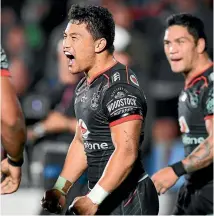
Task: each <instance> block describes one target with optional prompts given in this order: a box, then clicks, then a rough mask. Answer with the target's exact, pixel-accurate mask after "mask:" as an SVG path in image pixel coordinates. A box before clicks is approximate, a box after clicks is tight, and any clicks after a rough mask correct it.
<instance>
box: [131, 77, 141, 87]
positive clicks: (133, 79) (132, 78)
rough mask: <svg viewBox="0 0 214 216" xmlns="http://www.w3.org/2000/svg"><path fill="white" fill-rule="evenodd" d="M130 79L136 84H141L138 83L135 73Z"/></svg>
mask: <svg viewBox="0 0 214 216" xmlns="http://www.w3.org/2000/svg"><path fill="white" fill-rule="evenodd" d="M130 80H131V81H132V82H133V83H134V84H135V85H137V86H139V83H138V81H137V78H136V77H135V76H134V75H131V76H130Z"/></svg>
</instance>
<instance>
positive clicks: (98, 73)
mask: <svg viewBox="0 0 214 216" xmlns="http://www.w3.org/2000/svg"><path fill="white" fill-rule="evenodd" d="M117 63H118V62H117V61H115V62H114V64H112V65H111V66H110V67H108V68H106V69H104V70H102V71H100V72H97V73H96V74H94V76H92V77H91V78H88V79H87V83H88V84H91V83H92V82H93V81H94V80H95V79H96V78H97V77H98V76H99V75H101V74H103V73H105V72H106V71H108V70H109V69H110V68H112V67H114V66H115V65H116V64H117Z"/></svg>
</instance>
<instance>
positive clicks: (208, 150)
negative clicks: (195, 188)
mask: <svg viewBox="0 0 214 216" xmlns="http://www.w3.org/2000/svg"><path fill="white" fill-rule="evenodd" d="M212 148H213V145H212V143H210V141H209V140H208V139H207V140H205V141H204V142H203V143H201V144H200V145H199V146H198V147H197V148H196V149H195V150H194V151H193V152H192V153H191V154H190V155H189V156H188V157H187V158H186V159H185V160H184V168H185V170H186V171H187V173H190V172H194V171H196V170H199V169H201V168H204V167H206V166H207V165H209V164H210V160H212V159H213V150H212Z"/></svg>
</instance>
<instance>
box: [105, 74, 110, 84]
mask: <svg viewBox="0 0 214 216" xmlns="http://www.w3.org/2000/svg"><path fill="white" fill-rule="evenodd" d="M103 76H104V77H106V78H107V80H108V87H109V86H110V82H109V77H108V76H107V75H106V74H103Z"/></svg>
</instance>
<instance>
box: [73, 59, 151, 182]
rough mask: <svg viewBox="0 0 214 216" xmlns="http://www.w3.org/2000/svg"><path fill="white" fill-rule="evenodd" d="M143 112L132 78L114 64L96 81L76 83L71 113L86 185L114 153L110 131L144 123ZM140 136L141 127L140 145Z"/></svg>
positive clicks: (141, 96) (142, 99)
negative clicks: (78, 136) (84, 163)
mask: <svg viewBox="0 0 214 216" xmlns="http://www.w3.org/2000/svg"><path fill="white" fill-rule="evenodd" d="M146 110H147V105H146V99H145V96H144V93H143V92H142V90H141V88H140V87H139V83H138V80H137V77H136V75H135V74H134V73H133V71H132V70H130V69H129V68H127V67H126V66H124V65H122V64H120V63H118V62H116V63H115V64H114V65H113V66H112V67H110V68H108V69H106V70H105V71H102V72H100V73H99V74H97V76H96V77H93V78H91V79H90V80H87V79H86V78H85V77H84V78H83V79H82V80H81V81H80V82H79V84H78V86H77V88H76V91H75V113H76V118H77V120H78V124H79V126H80V128H81V132H82V138H83V141H84V148H85V152H86V155H87V162H88V178H89V182H92V183H96V182H97V181H98V180H99V179H100V177H101V176H102V174H103V171H104V169H105V166H106V164H107V162H108V160H109V158H110V156H111V155H112V153H113V151H114V149H115V148H114V145H113V143H112V139H111V131H110V127H112V126H114V125H117V124H120V123H122V122H125V121H130V120H134V119H141V120H143V122H144V119H145V117H146ZM143 135H144V133H143V127H142V133H141V137H140V143H142V141H143ZM139 151H140V145H139ZM139 155H140V154H139ZM139 157H140V156H139ZM139 161H140V160H139ZM139 163H140V162H139ZM140 171H142V170H139V172H140Z"/></svg>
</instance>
